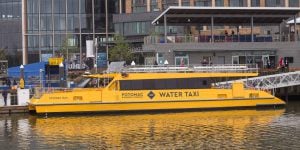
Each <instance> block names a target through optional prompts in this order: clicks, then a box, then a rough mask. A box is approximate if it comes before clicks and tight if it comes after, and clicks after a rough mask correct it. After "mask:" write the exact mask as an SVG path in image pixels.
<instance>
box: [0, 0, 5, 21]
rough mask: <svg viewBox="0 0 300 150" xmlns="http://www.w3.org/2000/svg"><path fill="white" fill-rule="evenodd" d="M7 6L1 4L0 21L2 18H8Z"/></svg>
mask: <svg viewBox="0 0 300 150" xmlns="http://www.w3.org/2000/svg"><path fill="white" fill-rule="evenodd" d="M5 6H6V4H5V3H0V15H1V16H0V19H1V18H3V19H4V18H6V7H5Z"/></svg>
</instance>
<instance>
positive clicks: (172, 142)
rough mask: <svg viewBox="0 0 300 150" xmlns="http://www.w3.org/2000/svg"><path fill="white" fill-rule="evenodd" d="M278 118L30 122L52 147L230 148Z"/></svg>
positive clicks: (228, 115) (209, 115) (234, 114)
mask: <svg viewBox="0 0 300 150" xmlns="http://www.w3.org/2000/svg"><path fill="white" fill-rule="evenodd" d="M283 112H284V110H269V111H256V110H236V111H214V112H189V113H169V114H144V115H121V116H119V115H118V116H74V117H53V118H48V119H44V118H35V119H36V123H35V128H36V133H37V134H38V135H39V136H40V137H43V138H45V140H44V141H47V144H51V145H63V144H65V143H66V142H67V143H69V144H70V145H72V146H75V145H76V147H78V146H79V147H88V148H91V147H93V148H122V149H137V148H138V149H144V148H154V149H161V148H168V149H169V148H170V149H176V148H178V147H179V148H180V147H181V148H208V149H210V148H232V147H236V146H238V145H239V146H243V145H244V144H245V141H246V140H255V139H256V138H258V137H259V133H255V134H252V135H249V134H248V131H247V130H248V129H249V128H251V127H252V126H260V127H259V128H261V129H262V130H263V128H266V127H267V126H268V125H269V124H270V123H272V121H273V120H274V119H277V118H278V117H279V116H280V115H281V114H282V113H283ZM53 137H59V138H60V139H62V140H53ZM224 143H226V145H224ZM76 147H74V148H76ZM241 148H242V147H241Z"/></svg>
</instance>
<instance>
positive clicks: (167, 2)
mask: <svg viewBox="0 0 300 150" xmlns="http://www.w3.org/2000/svg"><path fill="white" fill-rule="evenodd" d="M169 6H178V0H162V7H163V9H167V8H168V7H169Z"/></svg>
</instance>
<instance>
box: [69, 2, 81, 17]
mask: <svg viewBox="0 0 300 150" xmlns="http://www.w3.org/2000/svg"><path fill="white" fill-rule="evenodd" d="M67 2H68V4H67V7H68V9H67V11H68V14H77V13H78V12H79V0H68V1H67Z"/></svg>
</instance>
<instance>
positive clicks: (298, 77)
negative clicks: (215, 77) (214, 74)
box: [215, 71, 300, 90]
mask: <svg viewBox="0 0 300 150" xmlns="http://www.w3.org/2000/svg"><path fill="white" fill-rule="evenodd" d="M233 82H244V85H245V87H246V88H259V89H266V90H270V89H276V88H282V87H288V86H296V85H300V71H295V72H287V73H279V74H273V75H267V76H259V77H252V78H246V79H238V80H232V81H225V82H218V83H216V84H215V86H217V87H230V85H231V84H232V83H233Z"/></svg>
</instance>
